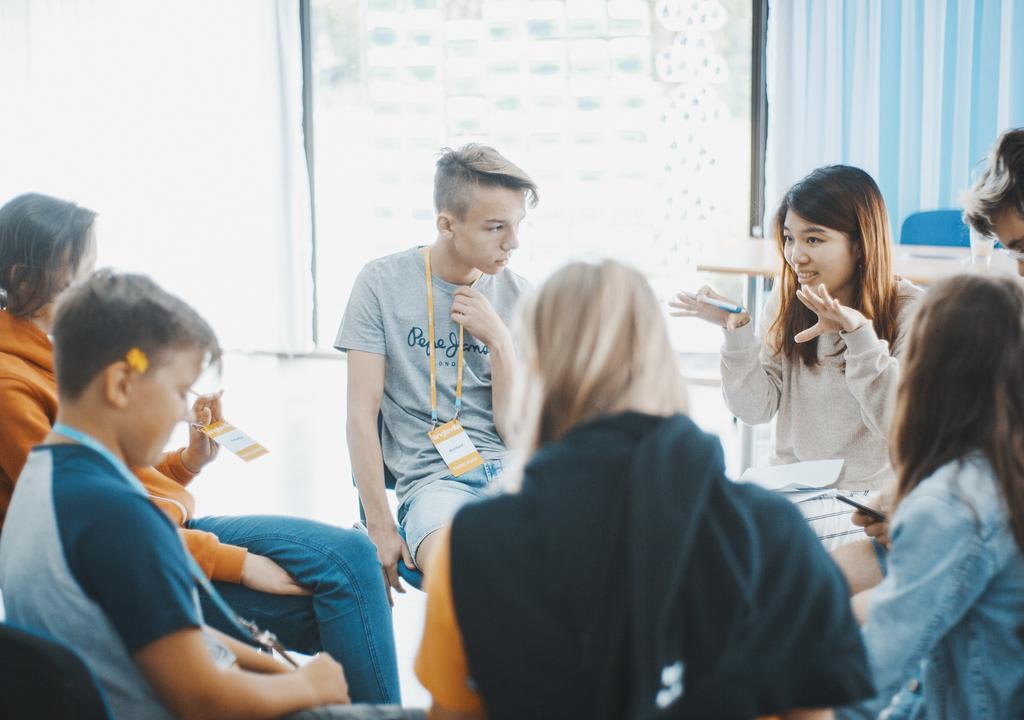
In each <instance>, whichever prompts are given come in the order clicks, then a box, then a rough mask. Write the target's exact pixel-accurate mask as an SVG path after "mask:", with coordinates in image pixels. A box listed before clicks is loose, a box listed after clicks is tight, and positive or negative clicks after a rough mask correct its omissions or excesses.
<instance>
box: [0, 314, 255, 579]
mask: <svg viewBox="0 0 1024 720" xmlns="http://www.w3.org/2000/svg"><path fill="white" fill-rule="evenodd" d="M56 417H57V380H56V378H55V377H54V374H53V346H52V345H51V344H50V339H49V338H48V337H47V336H46V333H44V332H43V331H42V330H40V329H39V328H38V327H37V326H36V325H35V324H34V323H32V322H30V321H29V320H23V319H20V318H16V317H14V316H13V315H11V314H10V313H8V312H7V311H6V310H0V526H2V524H3V519H4V516H5V515H6V514H7V507H8V506H9V505H10V504H11V494H12V493H13V492H14V482H15V480H17V478H18V475H20V474H21V469H22V467H23V466H24V465H25V461H26V460H28V454H29V452H30V451H31V450H32V448H33V447H35V446H36V445H38V444H39V443H41V442H42V441H43V438H45V437H46V436H47V434H48V433H49V432H50V428H51V427H53V423H54V421H55V420H56ZM133 472H134V473H135V475H136V476H137V477H138V478H139V480H141V481H142V484H143V485H145V486H146V490H148V491H149V496H150V499H151V500H152V501H153V502H154V503H155V504H156V505H157V507H159V508H160V509H161V510H163V511H164V512H165V513H166V514H167V516H168V517H170V518H171V520H172V521H173V522H174V523H175V524H176V525H178V526H179V527H180V526H182V525H184V523H185V522H186V521H187V520H189V519H190V518H191V517H193V513H194V510H195V500H194V499H193V497H192V495H191V494H190V493H189V492H188V490H186V489H185V486H186V485H188V484H189V483H190V482H191V481H192V478H194V477H195V474H194V473H192V472H190V471H189V470H187V469H186V468H185V466H184V464H182V462H181V450H178V451H175V452H170V453H167V454H166V455H164V457H163V459H162V461H161V462H160V464H159V465H157V466H156V467H155V468H133ZM179 533H180V534H181V536H182V539H183V540H184V542H185V545H186V546H187V547H188V550H189V552H190V553H191V554H192V556H193V557H194V558H195V559H196V561H197V562H198V563H199V566H200V567H201V568H202V569H203V572H205V573H206V574H207V575H208V576H210V577H211V578H213V579H214V580H223V581H225V582H234V583H237V582H240V581H241V579H242V563H243V562H244V561H245V555H246V550H245V548H241V547H236V546H234V545H224V544H222V543H221V542H220V541H218V540H217V537H216V536H215V535H213V534H212V533H208V532H203V531H201V530H187V529H184V528H181V529H180V530H179Z"/></svg>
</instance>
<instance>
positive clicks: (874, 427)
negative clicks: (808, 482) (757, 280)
mask: <svg viewBox="0 0 1024 720" xmlns="http://www.w3.org/2000/svg"><path fill="white" fill-rule="evenodd" d="M923 293H924V291H923V290H922V289H921V288H919V287H917V286H916V285H914V284H913V283H910V282H908V281H906V280H900V281H899V334H898V336H897V339H896V347H895V348H894V349H891V348H890V347H889V344H888V343H887V342H886V341H885V340H881V339H879V337H878V336H877V335H876V334H875V329H874V326H873V325H872V324H871V323H870V322H868V323H866V324H864V325H862V326H861V327H860V328H858V329H857V330H854V331H853V332H852V333H829V334H826V335H822V336H820V337H819V339H818V357H819V358H820V359H821V364H820V365H818V366H816V367H807V366H805V365H804V364H803V362H802V361H801V360H800V359H799V358H797V359H795V360H789V359H787V358H785V357H783V356H782V355H781V354H775V353H772V352H771V351H770V350H769V347H768V345H767V344H766V343H765V341H764V333H765V332H766V331H767V329H768V328H769V327H770V326H771V324H772V322H773V321H774V319H775V316H776V314H777V313H778V310H779V296H778V290H777V289H776V291H775V292H773V293H772V295H771V297H769V298H768V302H767V303H766V305H765V311H764V314H763V316H762V317H763V319H762V321H761V323H762V324H761V327H762V328H763V330H762V332H761V333H760V334H759V335H755V334H754V330H753V328H752V327H751V323H748V324H747V325H744V326H743V327H741V328H739V329H737V330H732V331H729V330H726V331H725V344H724V345H723V346H722V392H723V394H724V395H725V404H726V405H727V406H728V408H729V410H730V411H731V412H732V413H733V414H734V415H735V416H736V417H738V418H739V419H740V420H742V421H743V422H745V423H747V424H748V425H757V424H761V423H766V422H768V421H770V420H771V419H772V418H773V417H776V415H777V416H778V419H777V421H776V424H775V437H774V442H773V452H772V457H771V460H770V462H771V463H772V464H785V463H794V462H801V461H803V460H821V459H828V458H842V459H843V460H845V461H846V462H845V463H844V465H843V472H842V474H841V475H840V476H839V480H838V482H837V486H838V487H840V488H843V489H846V490H875V489H880V488H881V486H882V484H883V482H885V481H887V480H888V479H890V478H892V477H893V470H892V466H891V465H890V464H889V427H890V424H891V422H892V414H893V409H894V406H895V402H896V387H897V385H898V384H899V373H900V371H899V361H898V358H899V357H900V355H901V353H902V352H903V346H904V345H905V338H906V335H907V332H908V330H909V324H910V316H911V314H912V312H913V309H914V306H915V305H916V302H915V301H916V300H917V299H918V298H919V297H920V296H921V295H922V294H923ZM843 347H845V351H843V352H841V353H840V354H838V355H836V356H835V357H831V356H832V355H834V354H835V353H836V351H837V350H839V349H841V348H843ZM844 364H845V370H844V367H843V366H844Z"/></svg>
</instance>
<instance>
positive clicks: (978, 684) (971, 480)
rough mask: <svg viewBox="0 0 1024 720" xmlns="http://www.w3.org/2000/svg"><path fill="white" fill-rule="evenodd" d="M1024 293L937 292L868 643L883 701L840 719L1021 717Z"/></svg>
mask: <svg viewBox="0 0 1024 720" xmlns="http://www.w3.org/2000/svg"><path fill="white" fill-rule="evenodd" d="M1022 358H1024V289H1022V286H1021V284H1020V282H1019V281H1018V280H1016V279H1012V278H994V277H987V276H980V275H960V276H956V277H953V278H948V279H945V280H942V281H940V282H939V283H937V284H936V285H935V286H934V287H933V288H932V289H931V290H930V291H929V293H928V295H927V297H926V298H925V300H924V302H923V303H922V304H921V307H920V309H919V311H918V313H917V315H916V317H915V320H914V324H913V328H912V330H911V333H910V336H909V338H908V343H907V351H906V353H905V355H904V357H903V358H902V379H901V382H900V385H899V391H898V395H897V400H896V410H895V417H894V421H893V433H892V444H893V458H894V461H895V465H896V474H897V490H896V498H895V514H894V515H893V519H892V532H891V537H892V546H891V550H890V552H889V555H888V562H887V566H888V572H887V574H886V577H885V579H884V580H883V581H882V582H881V584H880V585H878V586H877V587H876V588H875V589H873V590H871V591H868V592H869V593H870V597H869V599H868V602H867V605H868V615H867V623H866V624H865V626H864V636H865V640H866V642H867V645H868V654H869V656H870V659H871V665H872V670H873V672H874V679H875V687H876V688H877V689H878V691H879V693H878V696H877V697H876V698H875V699H874V700H872V701H870V702H868V703H865V704H864V705H863V706H858V707H857V708H856V709H852V708H851V709H848V710H845V711H842V712H841V713H840V717H841V718H860V717H865V718H866V717H872V718H874V717H876V716H878V713H879V712H881V711H882V709H883V708H885V707H886V706H887V705H890V704H891V705H893V708H892V712H891V713H890V714H889V715H887V717H894V718H895V717H912V718H922V719H923V718H983V717H985V718H1021V717H1024V662H1021V659H1022V658H1024V636H1022V635H1021V629H1022V628H1024V362H1022Z"/></svg>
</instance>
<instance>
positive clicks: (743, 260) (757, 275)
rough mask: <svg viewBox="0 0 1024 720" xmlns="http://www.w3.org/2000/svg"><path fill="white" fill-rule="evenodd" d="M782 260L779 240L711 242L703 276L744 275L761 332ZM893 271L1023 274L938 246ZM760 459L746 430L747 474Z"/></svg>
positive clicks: (897, 254) (898, 258) (899, 259)
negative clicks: (980, 264) (761, 315)
mask: <svg viewBox="0 0 1024 720" xmlns="http://www.w3.org/2000/svg"><path fill="white" fill-rule="evenodd" d="M781 269H782V260H781V258H780V257H779V253H778V250H777V248H776V244H775V241H774V240H765V239H761V238H748V239H746V240H721V241H717V242H713V243H712V242H709V243H708V244H706V245H705V247H704V248H703V249H702V250H701V252H700V259H699V261H698V262H697V270H699V271H701V272H714V273H725V274H727V275H743V276H745V277H746V287H745V291H744V297H743V305H744V307H746V308H747V309H748V310H749V311H750V319H751V322H753V323H754V327H755V328H756V327H757V320H758V317H757V316H758V312H759V309H760V306H761V297H760V296H761V295H762V294H763V292H764V291H765V290H767V281H768V280H769V279H771V278H774V277H775V276H777V275H778V274H779V271H780V270H781ZM893 270H894V271H895V273H896V274H897V275H899V276H901V277H904V278H906V279H907V280H910V281H911V282H913V283H916V284H918V285H928V284H930V283H933V282H935V281H936V280H938V279H939V278H943V277H946V276H947V275H956V274H958V273H966V272H986V273H998V274H1012V275H1016V274H1017V263H1016V262H1015V261H1014V260H1013V259H1012V258H1010V257H1009V256H1008V255H1006V254H1005V253H1002V252H999V251H998V250H994V251H993V253H992V260H991V264H990V266H989V267H988V268H984V269H983V268H977V267H974V266H972V265H971V252H970V249H969V248H966V247H948V246H938V245H894V246H893ZM753 455H754V432H753V428H751V427H750V426H749V425H746V424H743V426H742V429H741V432H740V465H741V466H742V467H741V468H740V470H741V472H742V471H743V470H746V469H747V468H748V467H750V464H751V462H752V460H753Z"/></svg>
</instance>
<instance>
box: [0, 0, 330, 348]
mask: <svg viewBox="0 0 1024 720" xmlns="http://www.w3.org/2000/svg"><path fill="white" fill-rule="evenodd" d="M301 93H302V68H301V53H300V33H299V13H298V4H297V3H294V2H291V0H278V1H277V2H274V1H273V0H260V1H257V0H233V1H232V0H175V1H174V2H162V1H157V0H92V1H90V0H0V102H2V110H0V203H3V202H6V201H7V200H9V199H10V198H11V197H13V196H15V195H18V194H20V193H23V192H27V191H36V192H43V193H47V194H52V195H56V196H59V197H63V198H66V199H70V200H74V201H75V202H78V203H79V204H81V205H84V206H87V207H89V208H91V209H93V210H96V211H97V212H98V213H99V214H100V217H99V220H98V226H97V229H98V232H99V241H100V242H99V244H100V255H99V261H100V265H101V266H102V265H110V266H115V267H117V268H119V269H124V270H130V271H134V272H143V273H146V274H149V275H151V276H152V277H153V278H154V279H155V280H156V281H157V282H159V283H161V284H162V285H163V286H164V287H166V288H167V289H169V290H171V291H172V292H175V293H177V294H179V295H181V296H182V297H184V298H185V299H186V300H188V301H189V302H191V303H192V304H193V305H194V306H196V307H197V308H198V309H199V310H200V311H201V312H202V313H203V315H204V316H205V317H206V318H207V319H208V320H209V321H210V322H211V323H212V324H213V326H214V328H215V330H216V331H217V333H218V335H219V337H220V339H221V342H222V343H223V344H224V345H225V346H226V347H229V348H235V349H246V350H267V351H274V352H284V353H294V352H303V351H306V350H308V349H310V348H311V347H312V337H311V336H312V321H311V318H312V295H313V294H312V287H311V286H312V280H311V271H310V256H311V243H310V218H309V187H308V181H307V176H306V166H305V154H304V151H303V138H302V98H301Z"/></svg>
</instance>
